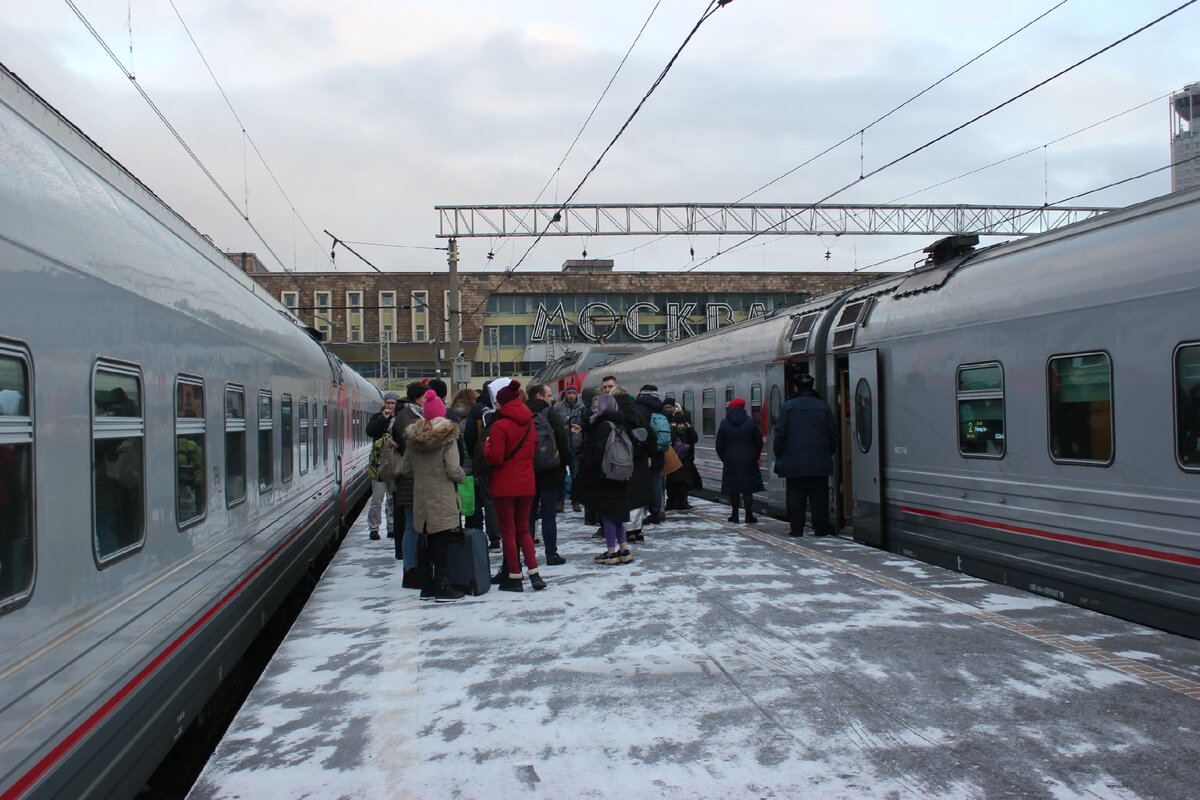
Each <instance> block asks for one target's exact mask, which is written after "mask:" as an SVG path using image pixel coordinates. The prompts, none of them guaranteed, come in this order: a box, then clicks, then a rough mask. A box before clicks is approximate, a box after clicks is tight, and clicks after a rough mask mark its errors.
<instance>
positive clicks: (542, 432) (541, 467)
mask: <svg viewBox="0 0 1200 800" xmlns="http://www.w3.org/2000/svg"><path fill="white" fill-rule="evenodd" d="M533 429H534V430H535V431H537V448H536V449H535V450H534V451H533V471H534V472H549V471H551V470H555V469H558V468H559V466H560V465H561V461H560V459H559V455H558V442H557V440H556V438H555V436H554V426H553V425H552V424H550V408H549V407H546V408H543V409H542V410H541V411H539V412H538V413H536V414H534V415H533Z"/></svg>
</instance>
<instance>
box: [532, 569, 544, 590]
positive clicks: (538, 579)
mask: <svg viewBox="0 0 1200 800" xmlns="http://www.w3.org/2000/svg"><path fill="white" fill-rule="evenodd" d="M529 585H530V586H532V587H533V589H534V591H537V592H540V591H541V590H542V589H545V588H546V582H545V581H544V580H542V576H541V573H539V572H538V571H537V570H534V571H532V572H530V573H529Z"/></svg>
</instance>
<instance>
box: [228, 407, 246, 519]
mask: <svg viewBox="0 0 1200 800" xmlns="http://www.w3.org/2000/svg"><path fill="white" fill-rule="evenodd" d="M245 499H246V390H245V389H243V388H242V387H241V386H226V387H225V505H227V506H235V505H237V504H238V503H240V502H242V501H243V500H245Z"/></svg>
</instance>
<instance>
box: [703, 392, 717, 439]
mask: <svg viewBox="0 0 1200 800" xmlns="http://www.w3.org/2000/svg"><path fill="white" fill-rule="evenodd" d="M700 405H701V413H702V415H703V418H704V419H703V423H704V429H703V433H704V435H705V436H716V435H717V390H716V389H705V390H704V392H703V394H701V395H700Z"/></svg>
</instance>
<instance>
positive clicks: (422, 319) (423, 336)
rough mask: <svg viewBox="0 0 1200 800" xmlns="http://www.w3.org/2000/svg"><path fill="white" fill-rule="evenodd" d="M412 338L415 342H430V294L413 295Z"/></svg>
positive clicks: (419, 293) (423, 292) (421, 292)
mask: <svg viewBox="0 0 1200 800" xmlns="http://www.w3.org/2000/svg"><path fill="white" fill-rule="evenodd" d="M412 338H413V341H414V342H427V341H429V292H426V291H419V292H413V293H412Z"/></svg>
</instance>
